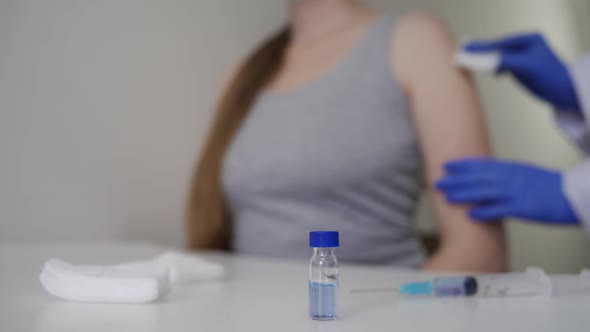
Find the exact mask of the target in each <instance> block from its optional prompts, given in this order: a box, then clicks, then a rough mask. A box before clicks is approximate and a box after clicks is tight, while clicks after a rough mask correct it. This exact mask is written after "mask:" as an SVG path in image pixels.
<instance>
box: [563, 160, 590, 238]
mask: <svg viewBox="0 0 590 332" xmlns="http://www.w3.org/2000/svg"><path fill="white" fill-rule="evenodd" d="M562 185H563V192H564V193H565V196H566V197H567V199H568V201H569V202H570V204H571V206H572V208H573V209H574V211H575V212H576V215H577V217H578V219H579V220H580V224H581V225H582V226H583V227H584V228H585V229H586V232H587V233H588V234H590V158H588V159H586V160H584V161H583V162H581V163H580V164H578V165H576V166H575V167H574V168H572V169H570V170H568V171H566V172H565V173H564V175H563V184H562Z"/></svg>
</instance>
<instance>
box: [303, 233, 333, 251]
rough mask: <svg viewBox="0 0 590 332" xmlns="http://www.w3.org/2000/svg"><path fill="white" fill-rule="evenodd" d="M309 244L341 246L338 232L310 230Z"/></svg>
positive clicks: (321, 246) (322, 246) (320, 246)
mask: <svg viewBox="0 0 590 332" xmlns="http://www.w3.org/2000/svg"><path fill="white" fill-rule="evenodd" d="M309 246H310V247H312V248H335V247H339V246H340V241H339V239H338V232H334V231H318V232H309Z"/></svg>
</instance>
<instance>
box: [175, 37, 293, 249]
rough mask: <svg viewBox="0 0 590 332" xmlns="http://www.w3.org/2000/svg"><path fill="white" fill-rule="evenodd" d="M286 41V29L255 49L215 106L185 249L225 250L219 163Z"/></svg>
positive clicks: (189, 209) (194, 190)
mask: <svg viewBox="0 0 590 332" xmlns="http://www.w3.org/2000/svg"><path fill="white" fill-rule="evenodd" d="M289 38H290V33H289V29H288V28H285V29H283V30H281V31H279V32H278V33H276V34H275V35H273V36H271V37H270V38H269V39H268V40H266V41H264V42H263V43H262V44H261V45H260V46H259V47H258V48H257V49H255V50H254V51H253V52H252V53H251V54H250V56H248V57H247V58H246V61H244V62H243V63H242V66H241V67H240V68H239V70H238V71H237V73H236V75H235V77H234V78H233V80H232V81H231V82H230V84H229V86H228V87H227V89H226V91H225V93H224V94H223V96H222V98H221V100H220V103H219V106H218V108H217V111H216V112H215V116H214V120H213V124H212V127H211V128H210V131H209V135H208V137H207V140H206V141H205V145H204V147H203V152H202V154H201V158H200V160H199V162H198V165H197V167H196V170H195V173H194V175H193V179H192V184H191V189H190V193H189V200H188V205H187V213H186V214H187V221H186V230H187V236H188V247H189V248H192V249H203V248H205V249H231V237H230V234H231V232H230V227H231V220H230V214H229V213H228V211H227V210H226V204H225V199H224V196H223V190H222V188H221V168H222V165H223V159H224V156H225V152H226V150H227V147H228V145H229V144H230V143H231V141H232V138H233V137H234V134H235V133H236V131H237V130H238V129H239V128H240V126H241V124H242V122H243V121H244V119H245V118H246V116H247V115H248V112H249V110H250V108H251V106H252V103H253V102H254V100H255V98H256V96H257V95H258V93H259V92H260V90H261V89H262V88H264V87H265V86H266V85H267V84H269V82H270V81H271V80H272V79H273V77H274V76H275V75H276V74H277V72H278V71H279V69H280V67H281V64H282V62H283V57H284V53H285V50H286V48H287V44H288V43H289Z"/></svg>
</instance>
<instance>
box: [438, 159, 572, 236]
mask: <svg viewBox="0 0 590 332" xmlns="http://www.w3.org/2000/svg"><path fill="white" fill-rule="evenodd" d="M445 170H446V171H447V176H446V177H444V178H442V179H441V180H439V181H438V182H437V183H436V187H437V188H438V189H439V190H440V191H442V192H443V194H444V195H445V197H446V198H447V200H448V201H449V202H450V203H454V204H469V205H472V207H471V210H470V211H469V217H471V218H472V219H476V220H482V221H491V220H497V219H501V218H505V217H516V218H521V219H529V220H536V221H540V222H544V223H548V224H577V223H578V219H577V217H576V215H575V213H574V211H573V209H572V207H571V206H570V204H569V202H568V200H567V198H566V197H565V195H564V193H563V190H562V187H561V182H562V176H561V173H559V172H555V171H550V170H545V169H542V168H538V167H535V166H531V165H526V164H520V163H516V162H510V161H500V160H496V159H491V158H477V159H464V160H457V161H452V162H449V163H447V164H445Z"/></svg>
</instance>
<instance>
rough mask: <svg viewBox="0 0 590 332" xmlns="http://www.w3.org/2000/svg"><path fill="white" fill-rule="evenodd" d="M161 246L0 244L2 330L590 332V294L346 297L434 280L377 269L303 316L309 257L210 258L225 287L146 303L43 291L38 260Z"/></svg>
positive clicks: (145, 252) (115, 255)
mask: <svg viewBox="0 0 590 332" xmlns="http://www.w3.org/2000/svg"><path fill="white" fill-rule="evenodd" d="M162 250H164V248H161V247H157V246H150V245H141V244H127V245H122V244H104V245H96V244H95V245H88V244H85V245H35V246H24V245H18V246H14V245H0V331H7V332H19V331H47V332H53V331H55V332H68V331H75V332H79V331H80V332H81V331H87V332H92V331H108V332H115V331H125V332H133V331H143V332H151V331H167V332H175V331H190V332H196V331H207V332H215V331H256V332H264V331H285V332H289V331H296V332H304V331H318V332H324V331H325V332H331V331H437V332H444V331H449V332H450V331H452V332H460V331H493V332H501V331H535V332H540V331H590V296H575V297H562V298H553V299H546V298H510V299H498V298H496V299H477V298H454V299H429V298H420V299H407V298H405V299H404V298H399V297H396V296H395V295H394V294H388V293H363V294H351V293H349V291H348V290H350V289H353V288H364V287H388V286H389V287H390V286H393V285H396V284H398V283H401V282H406V281H410V280H416V279H424V278H427V277H431V275H428V274H425V273H421V272H417V271H409V270H401V269H391V268H383V267H363V266H347V265H343V266H341V269H340V272H341V286H340V302H339V303H340V319H339V320H336V321H331V322H318V321H312V320H310V319H309V318H308V317H307V273H308V266H307V262H305V261H280V260H271V259H257V258H253V257H240V256H233V255H224V254H218V253H217V254H216V253H210V254H207V256H208V257H209V259H211V260H214V261H219V262H221V263H223V264H225V265H226V266H227V268H228V272H229V273H228V277H227V280H225V281H220V282H210V283H203V284H196V285H191V286H183V287H178V288H176V289H174V290H173V291H172V293H171V294H170V295H169V296H168V297H167V298H166V299H164V300H162V301H160V302H157V303H152V304H146V305H112V304H111V305H108V304H79V303H71V302H66V301H63V300H60V299H57V298H54V297H52V296H50V295H48V294H46V293H45V292H44V291H43V289H42V288H41V286H40V284H39V282H38V279H37V278H38V274H39V271H40V268H41V265H42V262H43V261H45V260H46V259H48V258H51V257H59V258H63V259H66V260H68V261H71V262H74V263H88V264H90V263H92V264H95V263H96V264H110V263H118V262H122V261H126V260H132V259H140V258H148V257H151V256H153V255H156V254H157V253H159V252H161V251H162Z"/></svg>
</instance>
